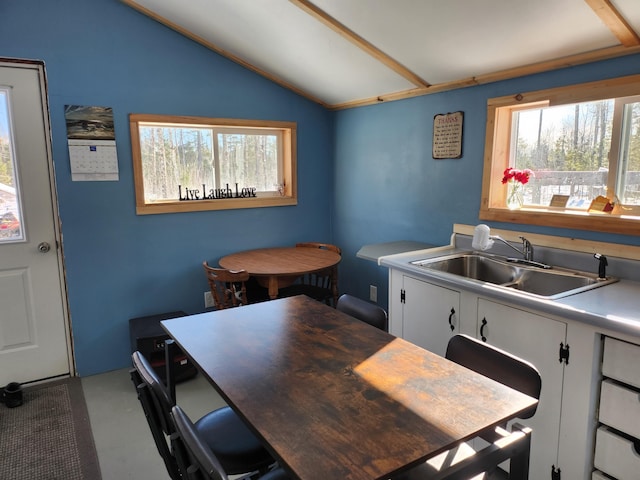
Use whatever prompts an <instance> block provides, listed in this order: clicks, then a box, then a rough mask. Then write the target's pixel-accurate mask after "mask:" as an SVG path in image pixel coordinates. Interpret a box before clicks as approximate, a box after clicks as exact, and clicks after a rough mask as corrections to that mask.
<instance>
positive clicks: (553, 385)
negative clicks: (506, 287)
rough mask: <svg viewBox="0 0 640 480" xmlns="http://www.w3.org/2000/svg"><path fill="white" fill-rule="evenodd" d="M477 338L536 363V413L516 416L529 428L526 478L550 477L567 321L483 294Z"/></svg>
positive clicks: (555, 448)
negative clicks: (538, 378)
mask: <svg viewBox="0 0 640 480" xmlns="http://www.w3.org/2000/svg"><path fill="white" fill-rule="evenodd" d="M477 319H478V338H483V340H485V341H486V342H487V343H489V344H491V345H493V346H495V347H498V348H501V349H503V350H505V351H507V352H510V353H512V354H513V355H516V356H518V357H520V358H522V359H524V360H527V361H528V362H531V363H532V364H533V365H535V366H536V368H537V369H538V371H539V372H540V376H541V377H542V390H541V392H540V401H539V403H538V409H537V411H536V414H535V415H534V416H533V417H532V418H529V419H526V420H518V421H519V422H520V423H523V424H525V425H527V426H529V427H531V428H532V429H533V434H532V438H531V463H530V470H529V472H530V473H529V476H530V478H540V479H545V478H550V476H549V475H550V474H549V472H550V470H551V468H552V466H558V447H559V432H560V415H561V407H562V393H563V377H564V365H565V363H564V361H562V362H561V361H559V359H560V348H561V347H560V344H562V346H563V347H564V346H566V336H567V324H566V323H564V322H560V321H557V320H553V319H551V318H546V317H543V316H540V315H536V314H533V313H530V312H527V311H524V310H520V309H517V308H514V307H511V306H508V305H503V304H500V303H496V302H493V301H489V300H486V299H484V298H479V299H478V316H477Z"/></svg>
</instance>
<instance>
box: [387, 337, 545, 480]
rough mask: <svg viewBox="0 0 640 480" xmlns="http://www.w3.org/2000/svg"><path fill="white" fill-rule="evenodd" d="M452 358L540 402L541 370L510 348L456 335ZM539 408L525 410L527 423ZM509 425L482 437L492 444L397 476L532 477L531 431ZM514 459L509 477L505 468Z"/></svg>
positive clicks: (408, 479) (401, 479) (463, 448)
mask: <svg viewBox="0 0 640 480" xmlns="http://www.w3.org/2000/svg"><path fill="white" fill-rule="evenodd" d="M445 357H446V358H448V359H449V360H451V361H453V362H456V363H457V364H459V365H462V366H463V367H466V368H469V369H470V370H473V371H475V372H477V373H479V374H481V375H484V376H486V377H489V378H491V379H492V380H495V381H496V382H500V383H502V384H504V385H507V386H508V387H511V388H513V389H514V390H518V391H520V392H522V393H524V394H526V395H529V396H530V397H533V398H536V399H539V398H540V390H541V387H542V380H541V377H540V373H539V372H538V370H537V369H536V368H535V367H534V366H533V365H532V364H530V363H529V362H527V361H525V360H522V359H520V358H518V357H516V356H514V355H511V354H510V353H508V352H505V351H504V350H500V349H498V348H496V347H493V346H491V345H488V344H487V343H484V342H481V341H480V340H476V339H475V338H472V337H469V336H467V335H455V336H453V337H451V339H450V340H449V344H448V345H447V353H446V355H445ZM536 409H537V405H536V406H534V407H531V408H530V409H528V410H526V411H525V412H523V413H522V414H521V415H520V416H519V418H522V419H526V418H530V417H532V416H533V415H534V414H535V413H536ZM505 427H506V425H503V426H499V427H496V428H495V429H491V430H489V431H486V432H483V433H482V434H481V435H480V436H479V437H480V438H482V439H483V440H485V441H486V442H489V445H488V446H486V447H484V448H483V449H481V450H479V451H476V450H474V449H473V447H472V446H471V445H470V444H469V443H463V444H461V445H460V446H459V447H458V448H457V449H456V450H455V451H449V452H444V453H442V454H440V455H438V456H436V457H435V458H432V459H431V460H429V461H428V462H426V463H423V464H420V465H419V466H418V467H416V468H414V469H412V470H410V471H409V472H406V473H405V474H402V475H400V476H398V477H394V480H417V479H420V478H429V479H471V478H472V479H473V480H480V479H502V478H508V479H518V480H527V479H528V478H529V451H530V448H531V429H530V428H527V427H524V426H522V425H520V424H518V423H514V424H513V426H512V431H511V432H509V431H507V430H506V429H505ZM506 460H511V461H510V464H509V473H507V472H505V471H504V470H502V469H501V468H500V467H499V464H501V463H502V462H504V461H506Z"/></svg>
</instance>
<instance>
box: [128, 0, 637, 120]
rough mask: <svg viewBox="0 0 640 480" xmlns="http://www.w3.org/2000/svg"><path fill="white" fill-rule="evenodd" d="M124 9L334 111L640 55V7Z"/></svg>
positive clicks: (321, 4) (375, 1)
mask: <svg viewBox="0 0 640 480" xmlns="http://www.w3.org/2000/svg"><path fill="white" fill-rule="evenodd" d="M122 2H123V3H125V4H127V5H130V6H131V7H133V8H135V9H137V10H139V11H141V12H143V13H145V14H147V15H149V16H150V17H152V18H154V19H155V20H157V21H159V22H161V23H163V24H165V25H167V26H169V27H171V28H173V29H175V30H177V31H179V32H181V33H182V34H184V35H186V36H188V37H190V38H192V39H194V40H196V41H198V42H199V43H202V44H203V45H206V46H207V47H209V48H211V49H213V50H215V51H217V52H219V53H221V54H223V55H225V56H227V57H229V58H232V59H233V60H235V61H237V62H238V63H240V64H242V65H245V66H247V67H249V68H251V69H253V70H254V71H257V72H259V73H261V74H263V75H265V76H266V77H268V78H270V79H272V80H274V81H276V82H278V83H280V84H282V85H284V86H286V87H288V88H291V89H292V90H294V91H297V92H298V93H301V94H302V95H305V96H307V97H309V98H311V99H313V100H314V101H317V102H318V103H321V104H323V105H325V106H328V107H332V108H345V107H349V106H356V105H364V104H368V103H374V102H375V101H376V100H392V99H395V98H404V97H407V96H413V95H423V94H426V93H430V92H433V91H442V90H447V89H452V88H458V87H460V86H464V85H471V84H476V83H486V82H489V81H494V80H499V79H504V78H511V77H514V76H518V75H524V74H528V73H534V72H538V71H544V70H549V69H553V68H559V67H562V66H567V65H574V64H579V63H584V62H587V61H594V60H598V59H602V58H611V57H615V56H620V55H625V54H630V53H637V52H640V37H639V36H638V32H640V0H533V1H532V0H482V1H480V0H446V1H445V0H311V1H310V0H189V1H186V2H185V1H182V0H122ZM598 11H600V12H601V14H600V15H599V14H598V13H597V12H598Z"/></svg>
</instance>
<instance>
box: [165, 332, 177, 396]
mask: <svg viewBox="0 0 640 480" xmlns="http://www.w3.org/2000/svg"><path fill="white" fill-rule="evenodd" d="M177 351H178V346H177V345H176V342H174V341H173V340H171V339H167V340H165V342H164V361H165V367H166V369H167V381H166V384H167V389H168V390H169V396H170V397H171V400H173V403H176V376H175V368H174V365H173V359H174V358H175V356H176V352H177Z"/></svg>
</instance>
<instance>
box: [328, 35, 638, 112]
mask: <svg viewBox="0 0 640 480" xmlns="http://www.w3.org/2000/svg"><path fill="white" fill-rule="evenodd" d="M633 54H640V45H637V46H634V47H624V46H622V45H617V46H615V47H609V48H603V49H600V50H594V51H591V52H586V53H579V54H577V55H570V56H567V57H561V58H557V59H554V60H547V61H544V62H538V63H532V64H529V65H522V66H520V67H515V68H509V69H506V70H501V71H499V72H493V73H487V74H484V75H478V76H475V77H470V78H466V79H462V80H454V81H452V82H443V83H436V84H434V85H431V86H430V87H429V88H413V89H411V90H405V91H402V92H393V93H389V94H384V95H379V96H377V97H371V98H363V99H360V100H353V101H350V102H345V103H341V104H335V105H331V107H329V108H331V109H332V110H344V109H347V108H354V107H363V106H366V105H375V104H378V103H382V102H391V101H394V100H403V99H405V98H412V97H420V96H423V95H429V94H432V93H439V92H447V91H451V90H457V89H459V88H465V87H473V86H475V85H484V84H487V83H492V82H499V81H502V80H509V79H512V78H517V77H524V76H526V75H534V74H537V73H543V72H549V71H552V70H558V69H561V68H567V67H574V66H576V65H583V64H586V63H593V62H598V61H601V60H609V59H612V58H618V57H624V56H626V55H633Z"/></svg>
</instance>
